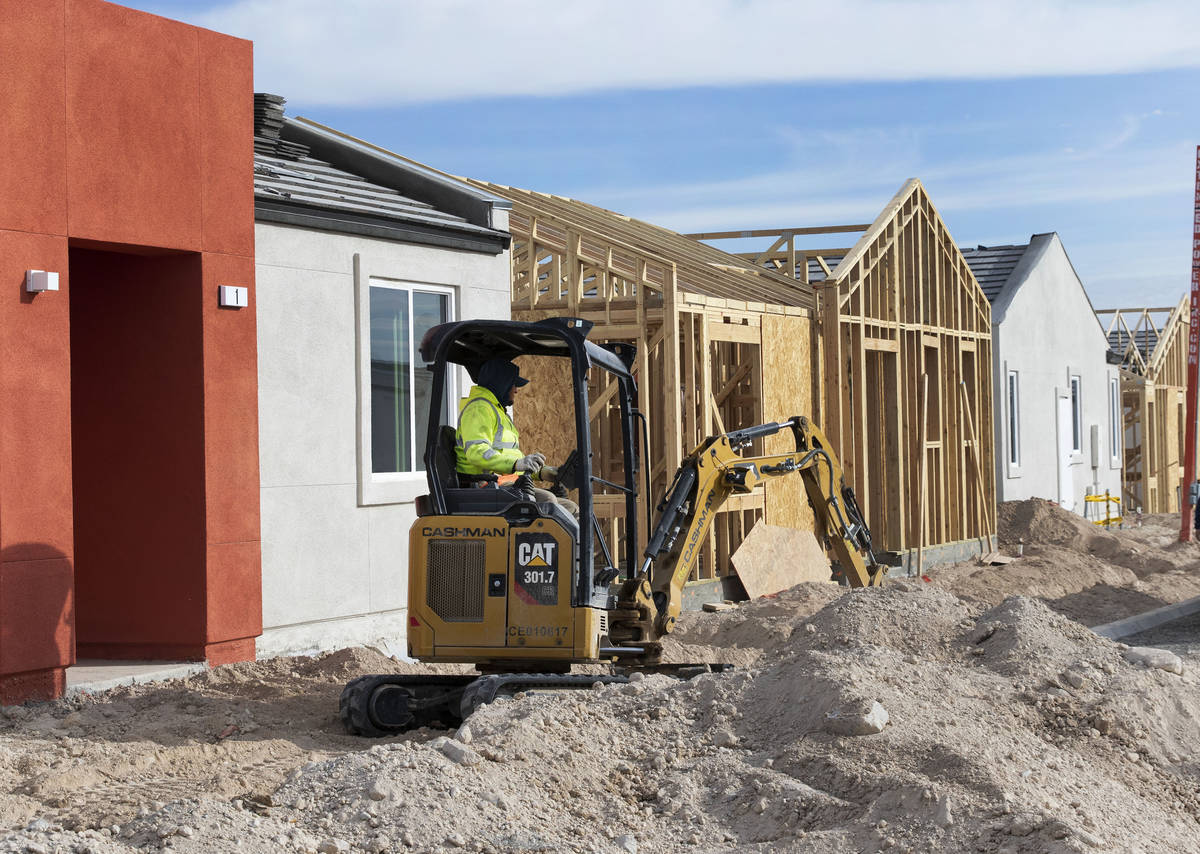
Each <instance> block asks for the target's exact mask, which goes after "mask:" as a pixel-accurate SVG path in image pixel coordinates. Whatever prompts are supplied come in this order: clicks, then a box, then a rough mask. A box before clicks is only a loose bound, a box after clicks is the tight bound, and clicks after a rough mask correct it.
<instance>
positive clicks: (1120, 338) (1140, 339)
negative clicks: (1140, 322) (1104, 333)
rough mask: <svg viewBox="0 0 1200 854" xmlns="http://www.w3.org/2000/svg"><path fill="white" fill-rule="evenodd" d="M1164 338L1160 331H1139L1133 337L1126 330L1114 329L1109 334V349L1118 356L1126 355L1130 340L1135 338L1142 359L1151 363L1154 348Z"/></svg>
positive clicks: (1144, 329)
mask: <svg viewBox="0 0 1200 854" xmlns="http://www.w3.org/2000/svg"><path fill="white" fill-rule="evenodd" d="M1161 336H1162V331H1161V330H1159V329H1146V328H1142V329H1138V330H1136V331H1134V333H1133V335H1132V336H1131V335H1130V334H1129V333H1128V332H1126V331H1125V330H1124V329H1114V330H1113V331H1112V332H1110V333H1108V349H1109V350H1112V351H1113V352H1114V353H1116V354H1117V355H1118V356H1121V355H1124V353H1125V349H1126V348H1127V347H1128V346H1129V339H1130V338H1133V339H1134V342H1135V343H1136V345H1137V349H1138V352H1140V353H1141V354H1142V358H1143V359H1145V360H1146V361H1147V362H1149V361H1150V356H1151V355H1153V353H1154V348H1155V347H1157V346H1158V339H1159V338H1160V337H1161Z"/></svg>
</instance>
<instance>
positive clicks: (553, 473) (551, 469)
mask: <svg viewBox="0 0 1200 854" xmlns="http://www.w3.org/2000/svg"><path fill="white" fill-rule="evenodd" d="M557 477H558V468H557V467H556V466H542V470H541V471H539V472H538V474H537V479H538V480H544V481H546V482H547V483H550V482H552V481H553V480H554V479H555V478H557Z"/></svg>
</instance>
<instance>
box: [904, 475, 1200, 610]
mask: <svg viewBox="0 0 1200 854" xmlns="http://www.w3.org/2000/svg"><path fill="white" fill-rule="evenodd" d="M998 517H999V518H998V521H999V531H998V539H999V541H1000V546H1001V550H1002V551H1003V552H1004V553H1005V554H1008V555H1010V556H1015V555H1017V554H1018V551H1019V550H1020V551H1023V553H1024V554H1023V557H1021V558H1020V559H1019V560H1017V561H1015V562H1014V563H1010V564H1007V565H1004V566H979V565H978V563H977V562H974V561H967V562H964V563H959V564H952V565H950V566H935V567H931V568H930V569H929V570H928V572H927V574H928V575H929V576H930V577H931V578H932V579H933V581H934V583H935V584H937V585H938V586H940V587H944V588H946V589H948V590H951V591H952V592H954V593H955V594H957V595H959V596H961V597H964V598H966V599H970V600H974V601H979V602H984V603H988V604H997V603H999V602H1000V601H1001V600H1003V599H1004V597H1006V596H1009V595H1012V594H1021V595H1025V596H1036V597H1038V598H1040V599H1043V600H1045V601H1046V602H1047V603H1048V604H1049V605H1050V606H1051V608H1053V609H1054V610H1056V611H1059V612H1060V613H1063V614H1066V615H1067V616H1069V617H1071V618H1072V619H1075V620H1078V621H1080V622H1082V623H1084V624H1085V625H1099V624H1101V623H1107V622H1111V621H1113V620H1118V619H1121V618H1123V617H1128V616H1131V615H1133V614H1138V613H1141V612H1143V611H1149V610H1152V609H1154V608H1159V607H1162V606H1163V605H1169V604H1173V603H1175V602H1180V601H1182V600H1184V599H1190V598H1192V597H1194V596H1200V572H1198V571H1197V570H1198V569H1200V544H1197V543H1180V542H1178V538H1179V519H1178V517H1177V516H1172V515H1162V516H1146V517H1142V518H1140V519H1130V520H1127V524H1128V525H1129V527H1126V528H1110V529H1108V530H1105V529H1102V528H1100V527H1098V526H1096V525H1095V524H1093V523H1092V522H1089V521H1088V520H1086V519H1084V518H1083V517H1081V516H1078V515H1076V514H1074V513H1071V512H1069V511H1067V510H1064V509H1062V508H1061V507H1059V506H1058V505H1057V504H1055V503H1054V502H1052V501H1045V500H1043V499H1040V498H1032V499H1029V500H1027V501H1009V502H1004V503H1002V504H1001V505H1000V507H999V510H998ZM1018 547H1020V549H1018Z"/></svg>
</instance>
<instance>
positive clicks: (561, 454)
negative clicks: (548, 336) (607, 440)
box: [513, 356, 575, 466]
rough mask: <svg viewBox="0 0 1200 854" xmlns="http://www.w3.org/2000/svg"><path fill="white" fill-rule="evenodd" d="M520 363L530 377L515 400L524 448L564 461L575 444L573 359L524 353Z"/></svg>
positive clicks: (515, 416)
mask: <svg viewBox="0 0 1200 854" xmlns="http://www.w3.org/2000/svg"><path fill="white" fill-rule="evenodd" d="M516 364H517V367H519V368H520V369H521V376H523V377H525V379H527V380H529V385H527V386H524V387H523V388H521V389H520V390H518V391H517V392H516V395H515V398H514V403H513V423H514V424H515V425H516V428H517V432H518V433H519V434H520V436H521V450H522V451H523V452H524V453H526V454H531V453H534V452H535V451H536V452H539V453H542V454H545V455H546V462H547V463H549V464H550V465H554V466H557V465H561V464H562V463H563V462H564V461H565V460H566V458H567V455H568V454H569V453H571V451H572V450H573V449H574V448H575V422H574V415H573V412H572V406H571V400H572V396H571V395H572V391H571V362H570V360H569V359H562V358H556V357H553V356H521V357H520V358H518V359H517V360H516Z"/></svg>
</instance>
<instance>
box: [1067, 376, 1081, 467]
mask: <svg viewBox="0 0 1200 854" xmlns="http://www.w3.org/2000/svg"><path fill="white" fill-rule="evenodd" d="M1076 389H1078V391H1076ZM1067 397H1068V398H1070V399H1071V443H1072V448H1071V465H1077V464H1080V463H1082V462H1083V445H1084V442H1085V438H1084V433H1085V429H1084V423H1083V377H1082V375H1081V374H1079V373H1076V371H1075V369H1074V368H1068V369H1067ZM1076 401H1078V404H1079V405H1078V407H1076ZM1076 410H1078V415H1079V437H1078V438H1079V444H1078V445H1075V438H1076V437H1075V415H1076Z"/></svg>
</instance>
